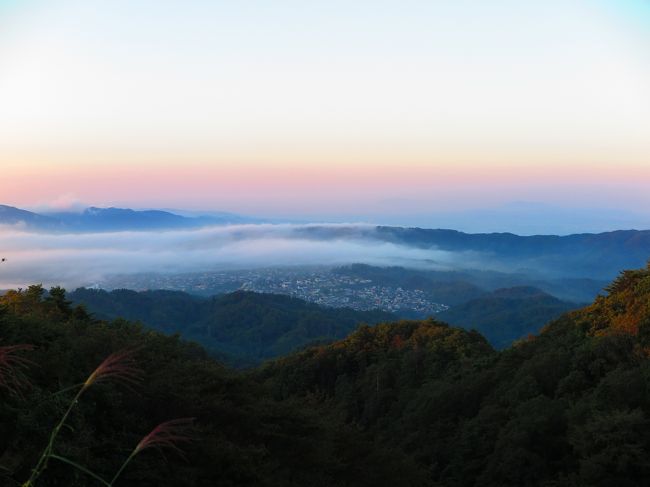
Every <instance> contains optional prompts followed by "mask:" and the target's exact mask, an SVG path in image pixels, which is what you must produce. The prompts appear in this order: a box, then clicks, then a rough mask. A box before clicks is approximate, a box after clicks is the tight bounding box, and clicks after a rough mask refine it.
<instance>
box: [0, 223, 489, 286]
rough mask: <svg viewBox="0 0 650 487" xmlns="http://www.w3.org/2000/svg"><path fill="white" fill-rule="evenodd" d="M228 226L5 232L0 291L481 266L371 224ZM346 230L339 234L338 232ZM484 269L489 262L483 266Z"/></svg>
mask: <svg viewBox="0 0 650 487" xmlns="http://www.w3.org/2000/svg"><path fill="white" fill-rule="evenodd" d="M316 227H318V228H323V227H324V225H317V226H316V225H289V224H286V225H271V224H260V225H230V226H218V227H208V228H202V229H198V230H174V231H152V232H148V231H140V232H116V233H82V234H79V233H75V234H56V233H36V232H30V231H27V230H25V229H24V228H21V227H19V226H5V227H0V257H2V258H5V259H6V261H5V262H3V263H2V264H0V289H7V288H16V287H25V286H26V285H29V284H34V283H42V284H43V285H45V286H52V285H62V286H65V287H67V288H74V287H76V286H79V285H85V284H88V283H92V282H96V281H99V280H101V279H102V278H104V277H105V276H107V275H111V274H130V273H139V272H163V273H176V272H192V271H206V270H218V269H244V268H255V267H269V266H287V265H338V264H349V263H353V262H360V263H367V264H375V265H402V266H407V267H417V268H430V269H432V268H434V269H452V268H467V267H475V266H476V265H477V264H478V262H480V261H481V259H479V256H478V255H477V254H470V253H454V252H447V251H441V250H435V249H418V248H413V247H408V246H405V245H397V244H392V243H386V242H381V241H379V240H376V239H374V238H373V233H374V231H375V228H374V227H373V226H372V225H363V224H358V225H357V224H354V225H352V224H340V225H328V226H327V228H328V229H330V230H333V232H332V233H333V234H334V235H336V237H334V238H332V237H330V238H327V239H323V238H321V236H320V235H319V233H320V232H318V231H313V230H318V229H317V228H316ZM337 230H340V231H337ZM483 265H484V264H483Z"/></svg>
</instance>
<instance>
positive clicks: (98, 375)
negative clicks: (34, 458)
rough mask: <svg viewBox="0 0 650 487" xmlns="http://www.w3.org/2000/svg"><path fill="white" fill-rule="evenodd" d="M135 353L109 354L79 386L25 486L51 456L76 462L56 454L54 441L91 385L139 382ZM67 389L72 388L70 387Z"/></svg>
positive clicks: (26, 486) (30, 485)
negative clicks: (111, 381) (134, 361)
mask: <svg viewBox="0 0 650 487" xmlns="http://www.w3.org/2000/svg"><path fill="white" fill-rule="evenodd" d="M133 354H134V350H124V351H121V352H117V353H114V354H111V355H109V356H108V357H107V358H106V359H105V360H104V361H103V362H102V363H101V364H100V365H99V367H97V368H96V369H95V370H94V371H93V372H92V374H90V375H89V376H88V378H87V379H86V381H85V382H84V383H83V384H80V385H79V386H78V387H79V390H78V391H77V393H76V394H75V396H74V398H73V399H72V401H71V402H70V404H69V405H68V407H67V409H66V411H65V413H63V416H62V417H61V419H60V420H59V422H58V423H57V424H56V426H54V429H53V430H52V432H51V433H50V437H49V440H48V443H47V445H46V446H45V449H44V450H43V453H42V454H41V456H40V458H39V459H38V462H37V463H36V466H35V467H34V468H33V469H32V473H31V475H30V477H29V480H27V482H25V483H24V484H23V487H34V485H35V484H36V481H37V480H38V478H39V477H40V475H41V474H42V473H43V471H44V470H45V469H46V468H47V464H48V460H49V459H50V458H56V459H58V460H60V461H65V462H66V463H71V464H74V462H72V461H71V460H67V459H65V458H63V457H59V456H58V455H54V443H55V441H56V438H57V437H58V436H59V433H60V432H61V429H62V428H63V426H64V425H65V423H66V421H67V420H68V417H69V416H70V413H72V410H73V409H74V408H75V407H76V406H77V404H78V403H79V399H80V398H81V396H82V395H83V393H84V392H86V390H87V389H88V388H89V387H91V386H92V385H93V384H96V383H100V382H104V381H108V380H114V381H116V382H121V383H126V384H133V383H135V382H137V380H138V379H139V377H140V370H139V369H137V368H135V366H134V363H133ZM73 389H74V388H73ZM67 390H70V388H68V389H67ZM74 465H75V466H77V467H78V468H82V469H83V467H81V466H79V465H76V464H74ZM84 470H85V469H84ZM86 473H89V474H90V475H91V476H93V477H95V478H99V477H98V476H96V475H95V474H92V473H91V472H90V471H86Z"/></svg>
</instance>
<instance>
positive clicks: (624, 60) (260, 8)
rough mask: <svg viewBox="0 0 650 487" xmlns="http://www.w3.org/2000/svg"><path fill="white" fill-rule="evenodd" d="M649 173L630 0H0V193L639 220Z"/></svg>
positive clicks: (293, 209)
mask: <svg viewBox="0 0 650 487" xmlns="http://www.w3.org/2000/svg"><path fill="white" fill-rule="evenodd" d="M649 186H650V1H648V0H548V1H544V2H521V1H514V0H512V1H511V0H495V1H490V2H485V1H482V0H456V1H453V2H449V1H436V0H426V1H425V0H399V1H397V0H356V1H354V2H350V1H343V0H328V1H317V0H314V1H305V0H291V1H289V0H286V1H282V0H281V1H276V2H265V1H256V0H251V1H247V2H237V1H230V2H225V1H202V0H185V1H167V0H157V1H149V0H140V1H136V2H134V1H132V0H110V1H108V0H83V1H78V0H47V1H45V0H0V203H4V204H9V205H14V206H20V207H28V208H57V209H61V208H69V207H78V206H82V205H85V204H87V205H95V206H129V207H135V208H152V207H161V208H183V209H197V210H198V209H201V210H215V211H216V210H221V211H232V212H238V213H242V214H249V215H256V216H261V217H291V218H302V219H305V220H318V219H321V220H322V219H328V220H331V221H351V220H354V221H380V222H387V223H395V224H397V223H399V222H408V223H409V224H420V225H423V226H439V225H437V224H441V223H440V222H441V221H442V220H444V221H445V225H444V226H448V227H450V226H451V227H453V226H454V225H453V223H454V221H453V218H452V217H453V216H454V215H457V216H459V218H460V217H461V216H462V217H463V218H465V219H466V220H467V221H470V224H468V226H469V227H471V226H472V224H474V226H476V225H478V224H479V223H481V222H485V220H486V218H488V219H489V218H491V217H489V215H488V216H487V217H486V213H485V212H484V211H485V209H486V208H487V209H490V208H491V209H495V210H494V211H497V212H498V210H499V209H500V208H501V209H503V208H505V209H506V210H505V211H502V212H500V213H499V215H500V218H501V220H499V221H500V222H501V223H499V224H498V225H497V224H494V225H493V227H494V226H495V225H496V226H498V227H499V228H494V229H498V230H506V229H508V228H507V227H508V222H507V216H508V215H510V214H511V213H512V212H511V209H512V205H513V204H517V203H516V202H523V203H524V204H523V206H522V207H523V208H537V210H535V211H533V212H532V213H530V212H529V213H526V212H524V213H523V214H524V215H533V216H530V218H538V219H539V220H540V221H541V220H543V221H541V223H543V224H544V225H542V226H544V228H549V229H552V224H553V219H554V218H559V217H558V215H560V216H561V215H563V214H566V211H565V210H567V209H568V210H569V212H573V213H571V214H572V215H574V217H573V220H576V219H578V220H579V218H578V215H583V214H585V215H586V214H588V218H591V219H594V218H598V216H597V215H601V216H600V218H601V220H602V219H607V218H610V216H611V215H614V216H611V218H610V220H607V221H600V222H596V223H594V227H596V226H598V225H600V226H601V227H603V226H607V225H609V226H612V225H618V224H619V222H621V221H625V222H627V223H625V224H626V225H637V226H638V225H642V224H643V222H647V223H648V227H650V216H649V215H648V213H647V210H645V208H648V207H650V191H648V188H649ZM540 205H541V206H540ZM540 207H548V208H552V209H553V210H552V211H547V212H539V211H538V209H539V208H540ZM481 212H483V213H481ZM509 212H510V213H509ZM535 212H536V213H535ZM521 214H522V213H521V212H519V213H516V215H519V216H516V217H513V218H514V219H519V218H520V217H521ZM442 215H444V218H442ZM472 215H473V216H472ZM534 215H537V216H534ZM553 215H554V216H553ZM608 215H609V216H608ZM504 218H506V220H504ZM495 221H496V220H495ZM447 222H448V223H449V224H447ZM632 222H633V223H632ZM578 223H579V222H578ZM620 224H623V223H620ZM568 225H569V226H570V224H568ZM466 226H467V225H466ZM538 226H539V225H538ZM578 226H579V225H577V224H576V228H578Z"/></svg>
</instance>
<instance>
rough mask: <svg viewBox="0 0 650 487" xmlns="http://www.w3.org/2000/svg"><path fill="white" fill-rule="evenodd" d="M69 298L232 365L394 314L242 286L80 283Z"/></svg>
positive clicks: (280, 352) (340, 333)
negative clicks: (211, 288)
mask: <svg viewBox="0 0 650 487" xmlns="http://www.w3.org/2000/svg"><path fill="white" fill-rule="evenodd" d="M70 299H71V300H72V301H73V302H75V303H82V304H84V305H85V306H87V308H88V309H89V310H90V311H91V312H93V313H95V314H96V315H97V317H99V318H103V319H113V318H117V317H123V318H127V319H130V320H138V321H141V322H142V323H145V324H146V325H148V326H151V327H153V328H155V329H157V330H160V331H164V332H165V333H180V334H181V336H183V337H185V338H189V339H192V340H196V341H197V342H199V343H201V345H203V346H204V347H206V348H207V349H208V350H210V351H212V352H214V353H216V354H217V355H219V356H221V357H223V358H225V359H227V360H228V361H229V362H230V363H232V364H236V365H248V364H254V363H259V362H260V361H262V360H265V359H268V358H270V357H277V356H279V355H284V354H287V353H289V352H292V351H295V350H296V349H298V348H301V347H304V346H305V345H307V344H311V343H314V342H323V341H327V342H329V341H332V340H334V339H339V338H343V337H345V336H346V335H347V334H348V333H350V332H351V331H352V330H354V329H355V328H356V327H357V325H359V324H360V323H370V324H375V323H378V322H380V321H390V320H393V319H394V318H395V316H394V315H392V314H390V313H387V312H384V311H354V310H352V309H348V308H325V307H322V306H319V305H316V304H313V303H308V302H306V301H303V300H301V299H296V298H291V297H289V296H284V295H279V294H259V293H253V292H245V291H237V292H234V293H230V294H224V295H219V296H214V297H212V298H209V299H204V298H199V297H196V296H193V295H190V294H187V293H183V292H180V291H145V292H135V291H129V290H126V289H123V290H115V291H111V292H106V291H100V290H92V289H84V288H81V289H77V290H76V291H74V292H73V293H71V294H70Z"/></svg>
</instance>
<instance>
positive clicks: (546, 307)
mask: <svg viewBox="0 0 650 487" xmlns="http://www.w3.org/2000/svg"><path fill="white" fill-rule="evenodd" d="M577 307H578V305H576V304H575V303H570V302H567V301H562V300H560V299H557V298H555V297H554V296H551V295H550V294H546V293H544V292H543V291H540V290H538V289H535V288H523V287H519V288H512V289H500V290H498V291H495V292H494V293H490V294H488V295H485V296H483V297H480V298H477V299H473V300H471V301H468V302H467V303H463V304H461V305H459V306H454V307H452V308H451V309H449V310H447V311H443V312H442V313H440V314H439V315H437V318H438V319H440V320H443V321H446V322H448V323H450V324H452V325H455V326H462V327H463V328H468V329H475V330H477V331H478V332H480V333H481V334H482V335H483V336H485V338H487V339H488V340H489V341H490V343H491V344H492V345H494V346H495V347H497V348H500V349H501V348H505V347H507V346H510V345H511V344H512V342H514V341H515V340H517V339H519V338H522V337H525V336H526V335H528V334H531V333H539V331H540V330H541V329H542V327H543V326H544V325H545V324H547V323H548V322H549V321H551V320H554V319H556V318H558V317H559V316H560V315H561V314H563V313H565V312H567V311H569V310H572V309H575V308H577Z"/></svg>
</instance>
